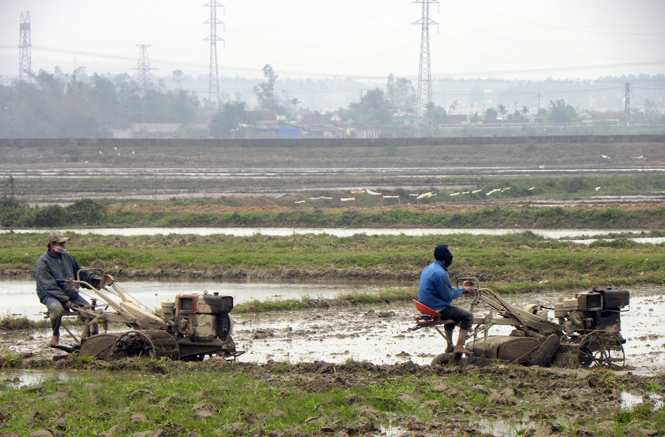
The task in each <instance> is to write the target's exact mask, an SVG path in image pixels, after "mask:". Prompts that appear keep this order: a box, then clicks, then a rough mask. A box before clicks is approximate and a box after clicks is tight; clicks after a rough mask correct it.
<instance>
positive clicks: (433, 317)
mask: <svg viewBox="0 0 665 437" xmlns="http://www.w3.org/2000/svg"><path fill="white" fill-rule="evenodd" d="M413 304H414V305H415V306H416V309H417V310H418V311H419V312H420V313H421V314H423V315H424V316H426V317H424V318H422V319H421V318H420V317H418V318H417V319H418V320H417V323H418V325H420V326H429V325H450V324H457V323H456V322H454V321H452V320H446V319H444V318H443V317H442V316H441V314H440V313H439V312H438V311H436V310H433V309H432V308H430V307H428V306H427V305H425V304H423V303H420V302H418V301H417V300H415V299H413Z"/></svg>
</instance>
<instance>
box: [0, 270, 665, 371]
mask: <svg viewBox="0 0 665 437" xmlns="http://www.w3.org/2000/svg"><path fill="white" fill-rule="evenodd" d="M3 283H4V284H10V285H11V286H12V288H11V290H12V291H11V292H6V293H5V294H4V295H3V296H2V299H3V302H5V303H12V305H13V306H12V308H13V311H11V313H17V312H18V313H21V314H23V315H26V316H28V317H29V318H31V319H33V320H34V319H36V318H39V317H43V313H42V312H43V307H42V306H41V304H39V302H38V300H37V298H36V296H35V295H34V290H33V289H32V288H33V287H32V284H31V283H30V282H29V281H3ZM220 285H221V286H220ZM376 287H377V288H380V286H376ZM405 288H408V289H413V291H414V297H415V294H416V290H415V286H405ZM6 289H8V288H6ZM123 289H124V290H126V291H128V292H129V293H130V294H132V296H133V297H134V298H135V299H136V300H137V301H138V302H141V303H143V304H144V305H145V306H146V307H147V308H149V309H154V308H158V305H159V302H160V301H162V300H172V299H174V297H175V295H176V294H178V293H183V294H189V293H201V292H202V291H203V290H208V291H210V292H213V291H215V292H220V294H223V295H232V296H233V297H234V300H235V302H236V304H237V303H242V302H247V301H248V300H251V299H256V300H259V301H266V300H278V301H279V300H287V299H300V298H302V297H307V298H310V299H327V300H330V301H331V302H335V297H336V296H337V295H339V294H340V293H342V292H344V293H349V292H351V293H353V292H366V293H371V292H372V287H371V286H367V285H365V286H353V285H334V284H247V283H244V284H214V283H139V282H131V283H126V284H123ZM8 290H9V289H8ZM630 291H631V300H630V306H629V307H627V308H626V309H625V311H624V312H622V314H621V323H622V326H621V327H622V330H621V333H622V335H623V337H624V338H625V339H626V343H625V345H624V351H625V356H626V365H627V367H628V368H630V369H631V370H632V371H635V372H639V373H643V374H651V373H654V372H663V371H665V289H663V288H662V287H660V288H641V289H631V290H630ZM559 294H561V295H562V296H563V297H564V298H567V297H573V296H574V294H575V293H574V292H570V293H531V294H519V295H509V296H504V298H506V300H507V301H509V302H510V303H511V304H514V305H515V306H517V307H520V308H521V307H523V306H525V305H526V304H528V303H539V304H542V305H544V306H546V307H553V305H554V302H556V300H557V299H558V297H559ZM20 302H22V303H20ZM469 303H470V301H469V300H466V301H465V300H464V299H460V300H457V301H455V304H456V305H459V306H463V307H467V306H468V304H469ZM417 315H418V313H417V311H416V310H415V308H414V307H413V304H411V303H405V302H392V303H385V304H378V305H357V306H349V305H348V304H343V303H338V304H335V303H333V304H331V305H330V307H329V308H321V309H313V310H303V311H274V312H266V313H242V314H240V313H235V314H234V313H233V312H232V313H231V316H232V318H233V319H234V322H235V324H234V328H233V339H234V341H235V342H236V344H237V347H238V349H239V350H244V351H245V354H244V355H242V356H241V357H240V358H239V360H240V361H242V362H251V363H266V362H268V361H271V360H272V361H276V362H285V363H307V362H313V361H325V362H330V363H343V362H345V361H349V360H353V361H369V362H372V363H374V364H388V365H394V364H399V363H404V362H413V363H415V364H418V365H428V364H429V363H430V362H431V360H432V359H433V358H434V357H435V356H436V355H438V354H439V353H442V352H443V349H445V342H444V340H443V338H442V337H441V336H440V335H439V334H438V333H437V332H436V330H434V329H431V328H429V329H428V328H425V329H420V330H417V331H413V330H412V329H411V328H413V327H414V326H415V317H416V316H417ZM550 317H552V314H550ZM118 329H119V328H118ZM502 329H503V330H504V331H502ZM506 329H508V328H505V327H503V328H502V327H495V328H493V330H492V331H491V333H493V334H507V332H505V330H506ZM74 330H75V331H74V332H75V334H78V332H76V331H77V328H74ZM61 336H62V339H63V340H62V342H63V343H64V344H68V343H74V342H73V340H71V338H69V337H68V335H67V333H66V332H62V334H61ZM49 337H50V332H49V331H48V330H44V331H38V332H32V333H29V334H26V333H20V332H19V333H0V354H7V353H12V354H21V355H24V356H27V357H43V356H49V357H50V356H54V355H61V354H62V352H61V351H58V350H53V349H49V348H48V347H47V343H48V340H49Z"/></svg>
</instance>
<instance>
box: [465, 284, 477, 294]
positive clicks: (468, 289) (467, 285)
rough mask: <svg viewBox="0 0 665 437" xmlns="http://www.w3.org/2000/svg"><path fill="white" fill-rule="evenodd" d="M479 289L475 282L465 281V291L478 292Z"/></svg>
mask: <svg viewBox="0 0 665 437" xmlns="http://www.w3.org/2000/svg"><path fill="white" fill-rule="evenodd" d="M476 292H477V290H476V289H475V288H473V282H471V281H464V293H476Z"/></svg>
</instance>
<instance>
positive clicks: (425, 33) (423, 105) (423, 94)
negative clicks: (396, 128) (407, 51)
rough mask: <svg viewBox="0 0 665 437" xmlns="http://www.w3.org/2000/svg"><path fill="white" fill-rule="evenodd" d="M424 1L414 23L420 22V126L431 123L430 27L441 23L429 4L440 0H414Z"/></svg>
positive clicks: (417, 0)
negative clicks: (429, 109) (417, 18)
mask: <svg viewBox="0 0 665 437" xmlns="http://www.w3.org/2000/svg"><path fill="white" fill-rule="evenodd" d="M413 3H422V17H421V18H420V20H418V21H416V22H414V23H413V24H420V26H421V31H420V35H421V36H420V68H419V72H418V103H417V105H418V128H420V127H421V126H422V125H429V124H430V123H429V120H428V119H427V107H428V106H429V104H430V103H431V102H432V65H431V62H430V50H429V27H430V26H431V25H433V24H436V25H437V26H438V25H439V23H437V22H436V21H434V20H432V19H431V18H430V17H429V5H430V4H433V3H439V1H438V0H414V1H413Z"/></svg>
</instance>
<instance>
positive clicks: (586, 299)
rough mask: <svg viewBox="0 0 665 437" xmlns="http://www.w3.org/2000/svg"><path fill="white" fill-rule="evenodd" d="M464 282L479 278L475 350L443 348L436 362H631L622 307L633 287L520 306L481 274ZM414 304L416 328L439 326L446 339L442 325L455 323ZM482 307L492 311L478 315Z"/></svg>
mask: <svg viewBox="0 0 665 437" xmlns="http://www.w3.org/2000/svg"><path fill="white" fill-rule="evenodd" d="M462 281H471V282H473V283H474V285H475V288H476V291H477V292H476V297H475V299H474V300H473V302H472V303H471V306H470V310H471V312H472V313H474V326H475V328H474V329H473V330H471V331H470V332H469V334H468V336H467V344H466V348H467V349H468V350H470V351H471V352H473V355H472V356H470V357H468V358H462V355H461V354H457V355H455V354H452V353H443V354H440V355H437V356H436V357H435V358H434V359H433V360H432V365H441V364H448V363H455V362H456V363H458V364H464V363H465V362H466V363H477V364H479V363H481V362H487V361H488V360H496V361H500V362H506V363H519V364H523V365H537V366H555V367H566V368H576V367H586V368H594V367H598V366H604V367H609V368H612V369H620V368H622V367H624V366H625V353H624V350H623V344H624V343H625V342H626V340H625V339H624V338H623V337H622V336H621V312H622V311H624V308H625V307H627V306H628V305H629V303H630V292H629V291H627V290H613V289H612V288H609V287H608V288H605V289H598V288H594V289H592V291H588V292H581V293H577V294H576V295H575V297H572V298H568V299H564V298H563V297H562V296H561V297H559V300H558V302H556V303H555V304H554V308H547V307H544V306H542V305H540V304H529V305H527V306H526V307H524V309H518V308H516V307H514V306H513V305H511V304H509V303H508V302H506V301H505V300H504V299H502V298H501V297H499V295H497V294H496V293H494V292H493V291H492V290H490V289H488V288H480V286H479V281H478V279H477V278H459V279H458V280H457V286H459V284H460V282H462ZM414 303H415V306H416V309H417V310H418V311H419V312H420V316H418V317H416V326H415V328H414V329H421V328H425V327H433V328H434V329H436V330H437V331H438V332H439V334H441V336H442V337H443V338H444V339H446V337H445V335H444V334H443V333H442V332H441V330H440V329H439V325H445V324H447V323H454V322H452V321H449V320H444V319H443V318H442V317H441V315H440V314H439V313H438V312H437V311H435V310H433V309H431V308H429V307H427V306H425V305H423V304H422V303H420V302H418V301H414ZM481 307H483V308H485V309H487V310H489V311H488V312H487V314H485V315H484V316H477V315H476V314H475V313H476V312H477V310H478V309H480V308H481ZM550 310H553V311H554V319H550V317H549V313H550ZM500 326H504V327H508V328H507V329H506V331H510V332H509V333H507V334H506V335H490V333H489V331H490V329H491V328H493V327H496V328H495V329H499V328H498V327H500ZM510 328H512V330H511V329H510ZM446 342H449V340H448V339H446ZM449 346H450V345H449Z"/></svg>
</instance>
